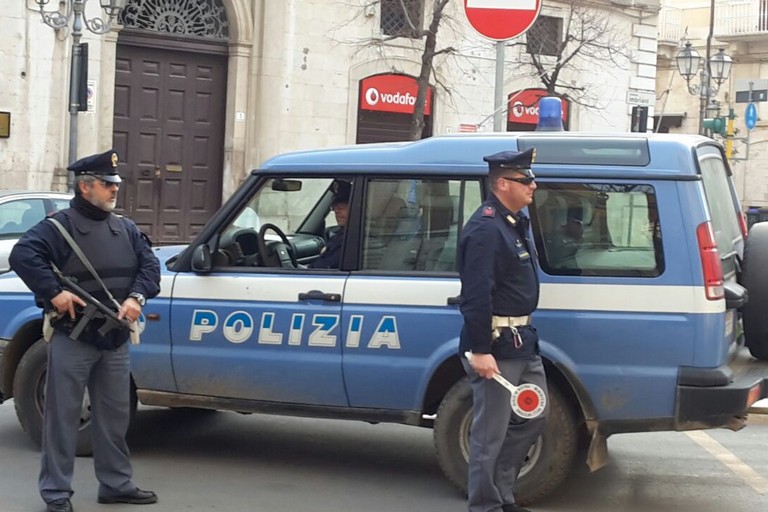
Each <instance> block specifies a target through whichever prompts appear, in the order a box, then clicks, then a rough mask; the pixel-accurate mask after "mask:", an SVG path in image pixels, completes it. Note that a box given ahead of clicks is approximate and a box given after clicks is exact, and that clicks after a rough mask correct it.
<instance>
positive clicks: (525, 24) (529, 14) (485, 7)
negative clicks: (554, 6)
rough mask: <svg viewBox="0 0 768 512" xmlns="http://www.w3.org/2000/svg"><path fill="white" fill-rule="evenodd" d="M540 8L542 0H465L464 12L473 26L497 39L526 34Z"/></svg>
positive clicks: (482, 34) (486, 35) (488, 36)
mask: <svg viewBox="0 0 768 512" xmlns="http://www.w3.org/2000/svg"><path fill="white" fill-rule="evenodd" d="M540 10H541V0H464V12H465V13H466V15H467V20H468V21H469V24H470V25H472V28H474V29H475V30H476V31H477V32H478V33H479V34H480V35H481V36H484V37H487V38H488V39H493V40H496V41H505V40H507V39H512V38H513V37H517V36H519V35H521V34H524V33H525V31H526V30H528V29H529V28H531V25H533V22H534V21H536V18H537V17H538V16H539V11H540Z"/></svg>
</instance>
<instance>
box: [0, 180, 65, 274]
mask: <svg viewBox="0 0 768 512" xmlns="http://www.w3.org/2000/svg"><path fill="white" fill-rule="evenodd" d="M70 199H72V194H69V193H66V192H45V191H39V192H34V191H26V190H0V273H2V272H7V271H8V270H9V267H8V256H9V255H10V254H11V249H12V248H13V246H14V245H16V242H17V241H18V240H19V238H21V235H23V234H24V233H25V232H26V231H27V230H28V229H29V228H31V227H32V226H34V225H35V224H37V223H38V222H40V221H41V220H43V219H44V218H45V216H46V215H48V214H49V213H51V212H55V211H58V210H62V209H64V208H67V207H68V206H69V200H70Z"/></svg>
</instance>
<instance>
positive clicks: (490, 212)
mask: <svg viewBox="0 0 768 512" xmlns="http://www.w3.org/2000/svg"><path fill="white" fill-rule="evenodd" d="M494 215H496V209H495V208H494V207H493V206H486V207H485V208H483V217H493V216H494Z"/></svg>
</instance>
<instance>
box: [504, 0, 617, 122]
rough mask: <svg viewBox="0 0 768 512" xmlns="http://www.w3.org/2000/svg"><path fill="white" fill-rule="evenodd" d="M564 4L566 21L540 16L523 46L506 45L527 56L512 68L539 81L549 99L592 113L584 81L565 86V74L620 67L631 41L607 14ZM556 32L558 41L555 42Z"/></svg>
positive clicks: (579, 3)
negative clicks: (519, 48) (520, 48)
mask: <svg viewBox="0 0 768 512" xmlns="http://www.w3.org/2000/svg"><path fill="white" fill-rule="evenodd" d="M565 3H567V4H570V5H569V8H568V14H567V16H566V17H564V18H559V17H548V16H540V17H539V19H538V20H537V21H536V22H535V23H534V25H533V26H532V27H531V28H530V29H529V30H528V32H527V34H526V38H525V39H526V40H525V41H524V42H522V41H519V42H518V41H516V42H513V43H512V44H511V45H510V46H512V47H514V46H524V51H525V52H526V53H527V54H528V58H526V59H522V62H520V63H519V64H517V65H516V66H515V67H516V68H517V69H519V70H522V71H527V72H528V74H529V75H530V76H532V77H533V78H535V79H537V80H538V81H540V82H541V83H542V84H543V86H544V88H545V89H546V90H547V92H548V94H549V95H550V96H559V97H567V98H568V99H569V100H570V101H572V102H574V103H578V104H580V105H583V106H584V107H586V108H597V107H598V98H597V97H596V96H595V95H594V92H593V91H592V90H591V89H590V87H588V85H586V84H585V82H584V81H581V85H575V84H574V83H572V82H570V81H566V80H567V79H566V77H565V76H564V75H571V76H573V75H579V76H589V75H590V73H591V72H593V70H594V69H595V66H609V67H613V68H614V69H615V68H620V69H622V68H625V67H626V65H627V59H628V57H629V55H628V47H629V41H630V37H629V35H628V34H627V33H626V31H625V30H622V29H621V28H620V27H619V26H617V24H616V22H615V19H612V18H611V17H610V16H609V13H608V11H607V10H597V9H593V8H589V7H586V6H585V5H584V4H585V2H584V1H583V0H571V1H569V2H565ZM559 24H562V29H560V27H559V26H558V25H559ZM559 33H562V34H563V37H562V38H558V37H556V34H559ZM560 39H562V40H560ZM526 68H527V69H526Z"/></svg>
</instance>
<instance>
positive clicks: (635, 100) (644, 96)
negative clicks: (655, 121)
mask: <svg viewBox="0 0 768 512" xmlns="http://www.w3.org/2000/svg"><path fill="white" fill-rule="evenodd" d="M627 104H628V105H637V106H638V107H655V106H656V91H646V90H641V89H629V90H628V91H627Z"/></svg>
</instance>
